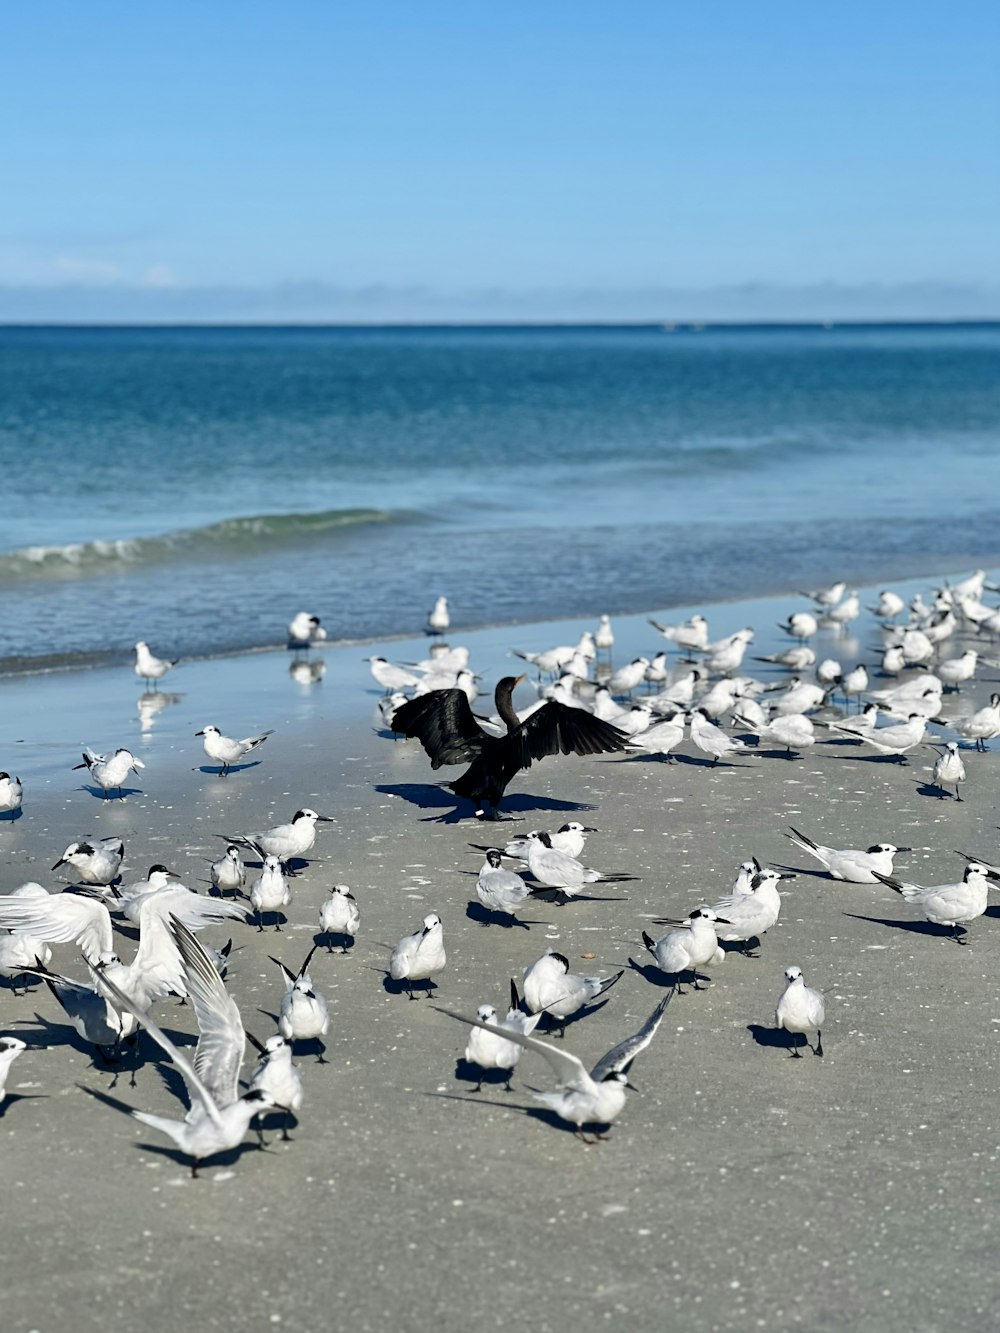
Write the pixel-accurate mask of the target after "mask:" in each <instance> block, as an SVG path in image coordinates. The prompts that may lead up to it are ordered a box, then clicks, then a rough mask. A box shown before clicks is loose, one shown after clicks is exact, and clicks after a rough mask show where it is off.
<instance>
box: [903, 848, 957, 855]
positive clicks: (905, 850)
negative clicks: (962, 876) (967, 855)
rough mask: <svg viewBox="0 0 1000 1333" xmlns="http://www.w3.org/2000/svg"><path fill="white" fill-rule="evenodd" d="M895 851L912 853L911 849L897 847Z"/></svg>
mask: <svg viewBox="0 0 1000 1333" xmlns="http://www.w3.org/2000/svg"><path fill="white" fill-rule="evenodd" d="M896 851H897V852H912V851H913V848H912V847H897V848H896ZM959 855H961V852H960V853H959Z"/></svg>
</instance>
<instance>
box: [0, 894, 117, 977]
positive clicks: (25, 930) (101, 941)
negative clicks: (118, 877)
mask: <svg viewBox="0 0 1000 1333" xmlns="http://www.w3.org/2000/svg"><path fill="white" fill-rule="evenodd" d="M0 927H5V928H6V929H7V930H13V931H16V932H18V933H19V934H21V935H33V936H34V937H35V939H39V940H45V941H46V942H47V943H49V944H70V943H73V942H75V943H77V944H79V946H80V948H81V950H82V951H83V955H84V957H85V958H86V959H87V961H88V962H94V963H96V962H97V960H98V959H99V958H100V956H101V954H102V953H111V951H112V932H111V914H110V913H109V912H108V909H107V908H106V907H105V906H104V904H103V903H101V902H98V901H97V899H96V898H87V897H84V896H83V895H81V894H78V893H52V894H48V895H46V897H44V898H42V897H38V898H34V897H32V898H20V897H15V896H8V897H0Z"/></svg>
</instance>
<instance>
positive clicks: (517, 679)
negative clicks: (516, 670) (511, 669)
mask: <svg viewBox="0 0 1000 1333" xmlns="http://www.w3.org/2000/svg"><path fill="white" fill-rule="evenodd" d="M527 679H528V677H527V676H515V677H514V687H515V689H516V688H517V686H518V685H520V683H521V681H522V680H527Z"/></svg>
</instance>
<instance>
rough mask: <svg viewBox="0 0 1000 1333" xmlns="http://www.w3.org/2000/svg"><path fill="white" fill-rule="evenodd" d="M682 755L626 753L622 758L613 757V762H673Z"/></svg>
mask: <svg viewBox="0 0 1000 1333" xmlns="http://www.w3.org/2000/svg"><path fill="white" fill-rule="evenodd" d="M679 757H680V756H679V755H675V754H651V753H649V752H647V753H645V754H626V755H622V757H621V758H620V759H612V760H610V761H609V762H611V763H613V764H616V765H617V764H672V763H673V762H674V761H675V759H678V758H679Z"/></svg>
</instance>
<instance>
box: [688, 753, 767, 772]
mask: <svg viewBox="0 0 1000 1333" xmlns="http://www.w3.org/2000/svg"><path fill="white" fill-rule="evenodd" d="M674 758H675V759H676V760H677V762H678V763H679V764H690V765H691V766H692V767H693V768H716V769H723V768H753V764H735V763H733V761H732V760H731V759H720V760H719V761H718V762H716V761H715V760H714V759H708V758H703V757H702V756H701V755H700V754H677V755H674Z"/></svg>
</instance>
